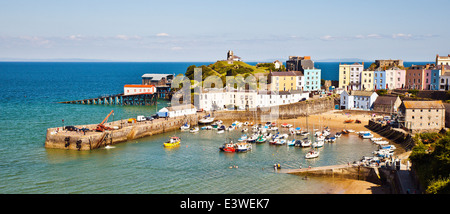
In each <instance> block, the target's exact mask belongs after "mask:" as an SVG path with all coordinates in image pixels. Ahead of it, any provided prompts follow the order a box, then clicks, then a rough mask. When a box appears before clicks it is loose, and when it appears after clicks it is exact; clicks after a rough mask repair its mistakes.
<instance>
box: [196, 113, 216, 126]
mask: <svg viewBox="0 0 450 214" xmlns="http://www.w3.org/2000/svg"><path fill="white" fill-rule="evenodd" d="M212 122H214V117H211V115H210V114H208V115H206V116H205V117H203V118H202V119H200V120H198V123H202V124H207V123H212Z"/></svg>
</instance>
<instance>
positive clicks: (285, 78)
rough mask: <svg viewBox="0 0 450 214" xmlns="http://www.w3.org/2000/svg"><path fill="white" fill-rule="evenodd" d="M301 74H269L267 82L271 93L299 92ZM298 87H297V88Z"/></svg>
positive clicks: (291, 72)
mask: <svg viewBox="0 0 450 214" xmlns="http://www.w3.org/2000/svg"><path fill="white" fill-rule="evenodd" d="M301 76H302V74H301V72H296V71H295V72H294V71H286V72H270V73H269V75H268V76H267V80H268V81H269V84H270V90H271V91H291V90H297V89H298V90H300V88H299V87H300V85H302V84H301V82H300V81H301ZM297 86H299V87H297Z"/></svg>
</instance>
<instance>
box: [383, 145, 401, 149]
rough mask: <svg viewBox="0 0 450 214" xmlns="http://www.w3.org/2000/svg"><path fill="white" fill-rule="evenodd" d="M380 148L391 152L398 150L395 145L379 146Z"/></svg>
mask: <svg viewBox="0 0 450 214" xmlns="http://www.w3.org/2000/svg"><path fill="white" fill-rule="evenodd" d="M379 147H380V149H391V150H395V149H396V148H397V147H395V146H394V145H386V146H382V145H379Z"/></svg>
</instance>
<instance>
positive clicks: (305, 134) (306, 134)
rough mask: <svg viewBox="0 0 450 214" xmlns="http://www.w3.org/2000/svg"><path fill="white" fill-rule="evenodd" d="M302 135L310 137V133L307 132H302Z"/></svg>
mask: <svg viewBox="0 0 450 214" xmlns="http://www.w3.org/2000/svg"><path fill="white" fill-rule="evenodd" d="M300 135H301V136H308V135H309V132H307V131H302V132H301V133H300Z"/></svg>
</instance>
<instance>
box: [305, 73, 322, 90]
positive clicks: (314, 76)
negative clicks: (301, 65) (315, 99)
mask: <svg viewBox="0 0 450 214" xmlns="http://www.w3.org/2000/svg"><path fill="white" fill-rule="evenodd" d="M303 76H304V83H305V88H304V90H305V91H319V90H320V86H321V85H320V80H321V77H322V70H321V69H317V68H312V69H304V71H303Z"/></svg>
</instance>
